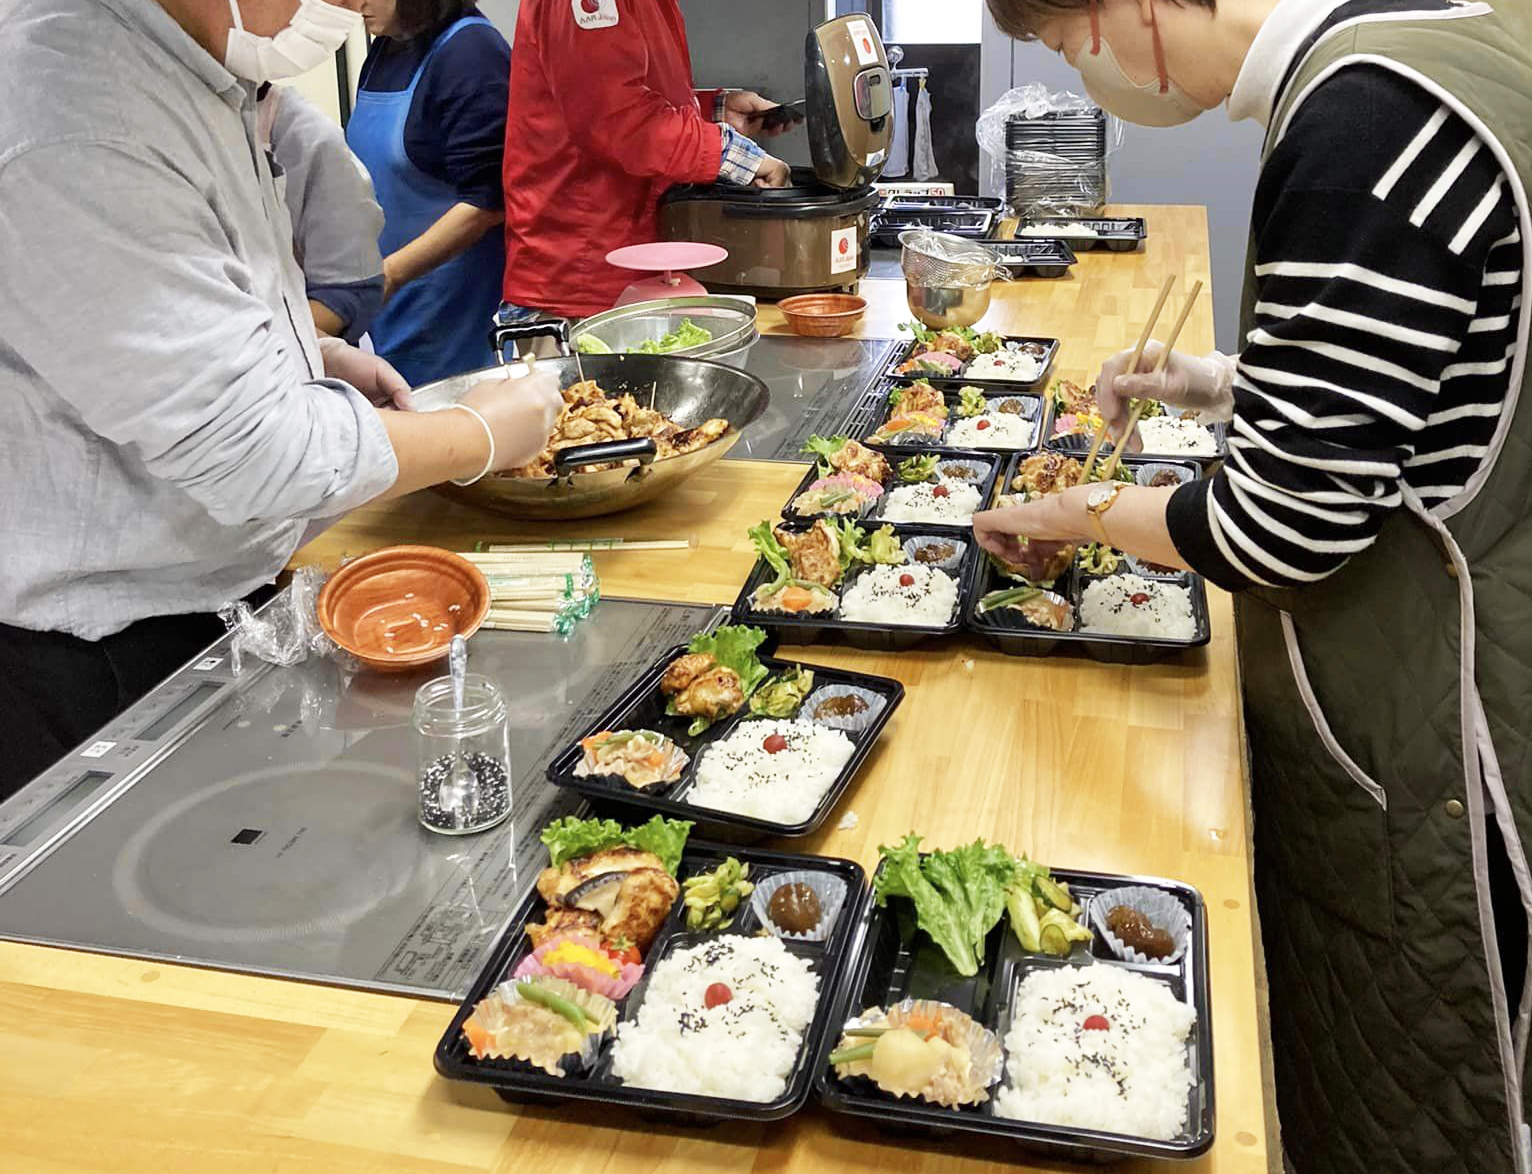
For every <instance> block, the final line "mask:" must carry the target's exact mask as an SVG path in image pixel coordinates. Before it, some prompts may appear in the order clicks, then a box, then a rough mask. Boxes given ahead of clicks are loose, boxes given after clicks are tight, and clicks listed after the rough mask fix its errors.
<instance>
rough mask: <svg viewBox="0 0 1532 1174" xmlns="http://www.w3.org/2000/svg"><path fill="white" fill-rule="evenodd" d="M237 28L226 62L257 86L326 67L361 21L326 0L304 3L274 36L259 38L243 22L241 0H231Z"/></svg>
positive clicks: (224, 57) (236, 75) (236, 73)
mask: <svg viewBox="0 0 1532 1174" xmlns="http://www.w3.org/2000/svg"><path fill="white" fill-rule="evenodd" d="M229 11H230V12H231V13H233V14H234V27H233V28H232V29H230V30H229V43H228V47H227V48H226V49H225V50H224V54H223V63H224V65H225V67H227V69H228V71H229V72H230V73H232V74H233V75H234V76H235V77H242V78H244V79H245V80H246V81H252V82H255V83H256V84H260V83H261V82H270V81H279V80H281V79H282V78H289V77H297V76H298V75H299V74H300V73H307V72H308V71H309V70H311V69H316V68H318V67H319V66H321V65H323V64H324V63H325V62H326V61H328V60H329V59H330V58H331V57H333V56H334V55H335V51H336V50H337V49H339V48H340V47H341V46H342V45H344V44H345V43H346V38H347V37H348V36H350V35H351V30H352V28H354V27H355V25H356V23H357V20H358V19H359V18H358V17H357V15H356V13H354V12H351V11H349V10H348V9H345V8H341V7H339V6H337V5H335V4H328V3H326V2H325V0H300V3H299V5H298V11H297V12H295V13H294V14H293V18H292V20H291V21H289V22H288V24H287V27H286V28H284V29H282V30H281V31H280V32H279V33H277V35H276V36H274V37H258V36H256V35H255V34H254V33H252V32H249V31H247V30H246V28H245V22H244V21H243V20H241V19H240V15H239V0H229Z"/></svg>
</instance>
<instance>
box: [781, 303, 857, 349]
mask: <svg viewBox="0 0 1532 1174" xmlns="http://www.w3.org/2000/svg"><path fill="white" fill-rule="evenodd" d="M777 309H779V310H781V311H782V316H783V317H784V318H786V319H787V328H788V329H789V330H791V331H792V332H793V333H794V334H806V335H808V336H809V337H811V338H839V337H840V336H841V335H843V334H850V333H851V332H852V331H853V330H854V329H856V324H857V323H858V322H860V321H861V320H862V314H863V313H865V312H866V310H867V299H866V298H859V297H856V296H855V295H853V294H833V293H832V294H799V295H798V296H797V297H793V298H783V299H782V300H781V301H780V302H778V303H777Z"/></svg>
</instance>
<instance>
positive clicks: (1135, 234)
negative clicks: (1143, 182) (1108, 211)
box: [1016, 216, 1149, 253]
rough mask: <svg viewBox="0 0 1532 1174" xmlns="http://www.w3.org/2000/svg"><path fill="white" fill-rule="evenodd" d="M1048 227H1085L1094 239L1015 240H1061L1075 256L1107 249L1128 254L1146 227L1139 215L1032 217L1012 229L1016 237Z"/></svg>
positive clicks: (1031, 238) (1046, 237)
mask: <svg viewBox="0 0 1532 1174" xmlns="http://www.w3.org/2000/svg"><path fill="white" fill-rule="evenodd" d="M1050 224H1088V225H1090V226H1091V227H1092V228H1094V229H1095V230H1096V235H1095V236H1068V235H1065V236H1059V237H1052V236H1038V237H1021V236H1020V235H1018V236H1017V238H1016V239H1017V240H1023V239H1025V240H1061V241H1064V242H1065V243H1066V244H1068V245H1069V247H1070V248H1071V249H1073V250H1074V251H1075V252H1077V253H1090V252H1094V251H1095V250H1097V249H1110V250H1111V251H1112V252H1114V253H1131V252H1132V251H1133V250H1134V249H1136V248H1138V246H1139V245H1140V244H1142V243H1143V241H1144V238H1146V237H1147V236H1148V235H1149V228H1148V226H1147V225H1146V224H1145V223H1144V218H1143V217H1142V216H1034V217H1032V218H1031V219H1028V220H1023V221H1022V222H1021V223H1020V224H1018V225H1017V226H1016V231H1017V233H1018V234H1019V233H1020V232H1021V230H1022V229H1023V228H1039V227H1041V228H1046V227H1047V226H1048V225H1050Z"/></svg>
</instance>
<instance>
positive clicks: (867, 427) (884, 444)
mask: <svg viewBox="0 0 1532 1174" xmlns="http://www.w3.org/2000/svg"><path fill="white" fill-rule="evenodd" d="M916 382H918V380H916V379H914V378H912V377H911V376H909V375H901V376H900V377H899V378H898V379H891V380H887V381H885V382H880V383H877V384H874V385H873V389H872V393H871V394H872V395H873V401H872V410H871V412H868V413H860V412H859V413H853V417H852V419H853V421H855V420H858V418H860V422H861V427H860V428H858V431H859V432H861V435H860V436H858V437H856V439H857V440H860V441H861V442H862V443H863V444H866V445H868V446H869V447H870V448H875V449H877V450H878V451H879V452H881V453H886V454H888V455H889V456H890V458H892V457H895V456H898V455H900V454H907V453H920V452H938V453H942V452H951V453H958V452H965V451H970V452H979V453H988V454H998V455H999V456H1001V457H1008V456H1010V455H1011V454H1012V453H1018V452H1020V453H1032V452H1036V451H1037V450H1038V448H1039V447H1040V446H1041V445H1042V442H1043V437H1044V436H1045V435H1046V434H1047V433H1048V432H1049V431H1051V430H1052V429H1053V397H1052V396H1051V395H1039V394H1038V393H1037V392H1035V391H1012V392H1006V391H1004V390H1000V389H997V388H995V387H992V386H991V387H983V388H980V389H979V390H981V391H982V392H983V393H984V398H985V399H988V400H1006V399H1019V400H1025V401H1027V402H1028V403H1032V404H1035V405H1036V409H1035V414H1033V415H1029V416H1028V417H1027V418H1028V419H1029V420H1032V421H1033V422H1034V423H1035V424H1036V425H1037V433H1036V435H1035V436H1033V438H1032V443H1031V444H1029V445H1027V446H1026V447H1025V448H999V447H995V448H988V447H986V446H984V445H982V444H979V445H965V446H964V447H963V448H961V449H960V448H956V447H948V446H947V445H946V444H945V443H943V441H944V440H945V438H946V435H947V428H943V429H942V439H939V440H934V441H933V440H932V439H931V438H930V437H927V436H921V437H912V438H911V439H910V440H908V441H903V440H897V439H895V440H876V441H875V440H871V439H869V438H870V437H871V436H872V435H873V433H875V432H877V430H878V429H879V428H881V427H883V425H884V424H886V423H888V421H889V420H890V419H891V418H892V417H893V415H894V410H893V409H892V408H891V407H889V406H888V395H889V392H890V391H892V390H893V389H894V388H895V387H908V386H909V385H910V384H912V383H916ZM932 386H935V385H934V384H933V385H932ZM940 390H941V393H942V399H943V400H945V401H946V404H947V426H948V427H950V426H951V425H952V424H953V423H954V422H955V421H956V420H957V419H959V417H958V416H957V414H956V412H957V406H958V404H959V403H960V402H961V394H960V392H958V391H955V390H953V389H952V388H950V387H942V388H941V389H940ZM848 423H849V422H848Z"/></svg>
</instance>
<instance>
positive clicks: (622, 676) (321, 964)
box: [0, 600, 723, 998]
mask: <svg viewBox="0 0 1532 1174" xmlns="http://www.w3.org/2000/svg"><path fill="white" fill-rule="evenodd" d="M722 614H723V609H721V608H716V607H697V606H687V605H679V604H675V605H671V604H653V603H638V602H628V601H621V600H606V601H603V602H602V603H601V604H600V606H598V607H597V608H596V609H595V611H594V612H593V613H592V615H591V617H590V618H589V619H588V620H587V621H586V622H585V623H584V624H582V625H581V627H580V628H579V629H578V630H577V632H576V633H575V634H574V635H573V636H572V637H569V638H559V637H555V636H543V635H529V634H521V633H510V632H490V631H484V632H480V633H479V634H478V635H476V636H475V637H474V638H473V640H472V641H471V644H470V651H471V656H472V661H473V666H472V667H473V669H474V671H476V672H482V673H485V674H487V675H489V676H490V677H492V678H493V679H494V680H495V681H496V682H497V683H498V684H499V685H500V687H501V689H502V690H503V692H504V693H505V694H506V697H507V702H508V705H509V708H510V723H511V756H512V767H513V777H514V785H513V792H512V793H513V805H514V806H513V812H512V816H511V819H510V820H509V821H507V822H506V823H504V824H501V825H500V826H499V827H496V828H494V829H491V830H490V831H486V832H484V833H481V834H479V835H474V836H462V837H456V836H439V835H435V834H433V833H431V832H429V831H426V830H425V829H424V828H422V827H421V826H420V824H419V822H418V821H417V819H416V816H415V807H416V780H415V773H414V768H415V748H414V741H413V737H414V735H413V728H412V726H411V722H410V712H411V703H412V700H413V697H414V693H415V690H416V689H417V688H419V686H420V685H421V684H422V683H423V682H424V681H426V680H427V679H429V678H430V677H432V676H433V675H435V674H436V673H439V672H440V671H441V669H440V667H439V666H438V667H437V668H435V669H431V670H426V671H424V672H422V673H418V674H413V675H407V676H392V675H380V674H376V673H370V672H362V673H357V674H354V675H353V674H351V673H348V672H346V671H345V670H343V669H342V668H341V667H340V666H338V665H337V664H335V663H334V662H332V661H329V660H310V661H308V662H306V663H304V664H302V665H298V666H295V667H292V668H279V667H275V666H271V665H263V664H256V665H255V666H253V667H252V665H251V664H250V663H249V662H248V661H247V663H246V665H245V666H244V671H243V672H242V673H240V674H236V673H234V672H233V671H232V667H231V664H230V656H229V641H228V638H227V637H226V638H225V639H224V640H221V641H219V642H218V643H217V644H215V645H213V646H212V647H211V648H209V649H208V650H207V652H206V653H205V654H204V655H203V656H201V657H199V658H197V659H196V660H195V661H193V662H192V663H190V664H188V665H186V666H185V667H184V668H183V669H181V670H180V671H179V672H177V673H176V674H174V675H173V676H171V677H170V678H169V679H168V680H166V681H165V682H164V683H163V684H162V685H160V686H159V687H158V688H157V689H156V690H155V691H154V692H153V693H151V694H150V695H149V696H148V697H146V698H145V699H144V700H143V701H141V702H140V703H139V704H138V705H136V706H134V707H133V708H132V709H130V710H128V711H127V712H126V713H124V714H122V715H121V717H119V718H118V719H117V720H115V721H114V722H112V723H111V724H110V725H108V726H107V727H106V728H105V729H103V730H102V731H100V733H99V734H98V736H97V737H96V738H94V739H93V740H92V741H91V742H90V743H89V744H87V745H85V746H82V747H80V748H78V750H77V751H76V752H75V753H73V754H71V755H70V756H68V757H67V758H65V759H64V760H62V761H61V762H59V763H57V764H56V765H55V766H54V767H53V768H52V769H50V770H49V771H48V772H46V773H45V774H43V775H42V776H40V777H39V778H38V779H36V780H35V781H34V782H32V783H31V784H29V785H28V786H26V787H24V788H23V789H22V790H21V791H19V792H17V793H16V794H15V795H14V796H12V797H11V798H10V799H9V800H8V801H6V802H5V803H4V804H0V937H4V938H11V939H15V940H21V941H30V942H42V943H48V944H57V945H67V946H75V947H80V948H84V949H90V950H98V951H102V952H107V953H116V954H125V955H130V956H134V957H143V958H154V959H164V960H172V961H179V962H190V963H197V964H202V965H207V966H212V967H219V968H225V969H232V970H241V971H248V972H254V973H264V974H276V975H283V976H290V977H299V978H305V979H313V980H318V981H323V982H332V983H337V984H341V985H347V986H358V987H367V988H376V989H383V990H394V991H407V992H411V993H416V994H423V995H428V996H435V997H441V998H458V997H460V996H461V995H462V994H463V993H464V992H465V991H466V990H467V988H468V985H469V983H470V982H471V981H472V979H473V977H474V976H475V975H476V973H477V972H478V968H479V966H480V963H481V962H482V958H483V955H484V953H485V951H486V950H487V949H488V948H489V947H490V945H491V944H492V943H493V941H494V938H495V935H496V934H497V933H498V932H499V930H500V929H501V927H502V926H503V924H504V922H505V920H506V918H507V917H508V916H509V915H510V913H511V911H512V910H513V909H514V908H515V906H516V904H517V902H518V901H519V900H520V899H521V897H522V896H523V895H524V894H525V892H526V891H527V889H528V887H529V886H530V885H531V884H532V883H533V881H534V880H535V878H536V875H537V871H538V869H539V868H540V867H541V866H542V864H543V863H545V856H544V851H543V848H542V845H541V843H540V841H539V840H538V833H539V832H540V831H541V829H542V827H543V825H544V824H545V823H547V822H548V820H550V819H552V818H555V817H557V816H559V815H563V814H567V813H570V812H572V811H574V810H575V808H576V806H577V804H578V802H579V801H578V798H577V797H572V796H570V795H569V793H568V792H563V791H560V790H558V789H557V788H555V787H553V786H552V785H551V784H549V783H548V782H547V781H546V779H545V778H544V771H545V769H546V766H547V763H548V761H549V759H550V758H551V757H552V756H553V755H554V754H555V753H557V752H558V750H560V749H561V748H562V747H563V746H565V745H566V744H567V743H568V742H569V741H570V740H571V739H572V738H574V737H576V736H578V735H579V734H580V733H581V732H583V728H584V727H585V726H586V725H588V723H589V722H591V721H592V720H593V719H594V718H595V717H596V716H598V715H599V713H600V712H601V711H602V710H603V709H604V708H605V707H606V706H607V705H609V704H610V703H611V702H612V701H613V700H615V699H616V697H617V695H618V694H619V693H620V692H621V691H622V690H623V689H625V688H626V687H627V686H629V685H630V684H631V683H632V681H633V679H634V678H635V677H636V676H637V675H638V673H639V672H641V671H642V669H643V668H645V667H646V666H647V665H648V664H650V663H652V661H653V660H654V658H655V657H656V656H658V655H659V654H660V653H661V652H663V651H664V650H665V649H666V648H668V647H670V646H672V645H675V644H679V643H684V642H685V641H686V640H687V639H689V638H690V637H691V635H692V634H693V633H695V632H697V631H700V630H702V629H704V628H706V627H707V626H709V625H710V624H711V623H714V622H716V621H717V620H718V619H719V618H720V617H721V616H722Z"/></svg>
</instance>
